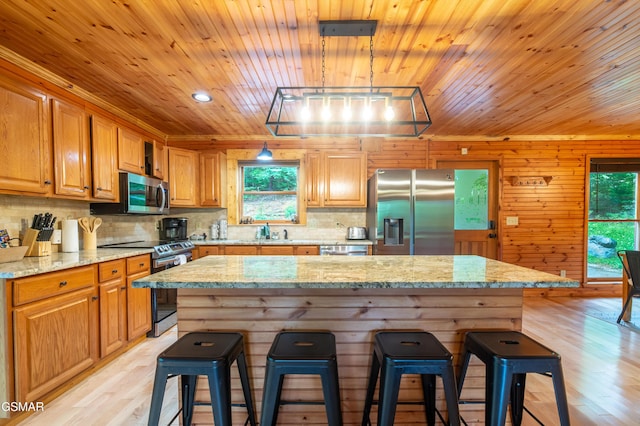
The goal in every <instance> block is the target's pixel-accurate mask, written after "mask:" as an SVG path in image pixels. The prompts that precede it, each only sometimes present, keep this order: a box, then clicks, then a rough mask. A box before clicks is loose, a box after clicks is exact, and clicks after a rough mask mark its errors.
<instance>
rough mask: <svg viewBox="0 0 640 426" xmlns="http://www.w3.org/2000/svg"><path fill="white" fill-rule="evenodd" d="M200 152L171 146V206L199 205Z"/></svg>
mask: <svg viewBox="0 0 640 426" xmlns="http://www.w3.org/2000/svg"><path fill="white" fill-rule="evenodd" d="M198 165H199V162H198V153H197V152H195V151H190V150H187V149H180V148H169V200H170V201H169V203H170V205H171V206H182V207H196V206H197V205H198V202H197V201H198V200H197V198H196V197H197V193H196V188H197V187H198Z"/></svg>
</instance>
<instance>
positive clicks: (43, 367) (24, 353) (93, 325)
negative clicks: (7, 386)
mask: <svg viewBox="0 0 640 426" xmlns="http://www.w3.org/2000/svg"><path fill="white" fill-rule="evenodd" d="M97 299H98V297H97V293H96V289H95V287H88V288H85V289H82V290H77V291H74V292H71V293H66V294H63V295H60V296H55V297H51V298H48V299H44V300H42V301H39V302H34V303H30V304H26V305H24V306H21V307H18V308H16V309H14V342H15V343H14V350H15V360H14V361H15V364H16V365H15V380H16V401H36V400H38V399H39V398H40V397H41V396H42V395H44V394H46V393H47V392H50V391H51V390H53V389H54V388H56V387H57V386H60V385H62V384H63V383H65V382H66V381H68V380H69V379H71V378H73V377H74V376H75V375H77V374H78V373H80V372H81V371H83V370H85V369H87V368H89V367H90V366H92V365H93V364H94V363H95V362H96V361H97V359H98V339H97V336H98V332H97V329H98V302H97Z"/></svg>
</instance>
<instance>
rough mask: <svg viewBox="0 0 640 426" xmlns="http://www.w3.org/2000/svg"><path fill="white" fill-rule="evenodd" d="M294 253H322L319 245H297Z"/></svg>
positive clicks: (309, 254)
mask: <svg viewBox="0 0 640 426" xmlns="http://www.w3.org/2000/svg"><path fill="white" fill-rule="evenodd" d="M293 254H295V255H296V256H317V255H319V254H320V247H318V246H295V247H294V251H293Z"/></svg>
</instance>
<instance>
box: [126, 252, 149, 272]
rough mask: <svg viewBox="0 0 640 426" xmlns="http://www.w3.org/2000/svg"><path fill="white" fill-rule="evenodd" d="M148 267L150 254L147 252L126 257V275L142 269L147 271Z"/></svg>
mask: <svg viewBox="0 0 640 426" xmlns="http://www.w3.org/2000/svg"><path fill="white" fill-rule="evenodd" d="M150 269H151V256H149V255H148V254H141V255H140V256H134V257H129V258H127V275H131V274H137V273H138V272H142V271H149V270H150Z"/></svg>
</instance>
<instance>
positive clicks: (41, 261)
mask: <svg viewBox="0 0 640 426" xmlns="http://www.w3.org/2000/svg"><path fill="white" fill-rule="evenodd" d="M152 251H153V250H151V249H130V248H127V249H115V248H106V249H97V250H86V251H85V250H80V251H79V252H76V253H52V254H51V256H42V257H25V258H23V259H22V260H20V261H17V262H9V263H0V279H2V278H21V277H28V276H30V275H37V274H44V273H46V272H53V271H59V270H62V269H69V268H75V267H76V266H84V265H91V264H94V263H100V262H107V261H109V260H116V259H122V258H125V257H131V256H137V255H139V254H148V253H151V252H152Z"/></svg>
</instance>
